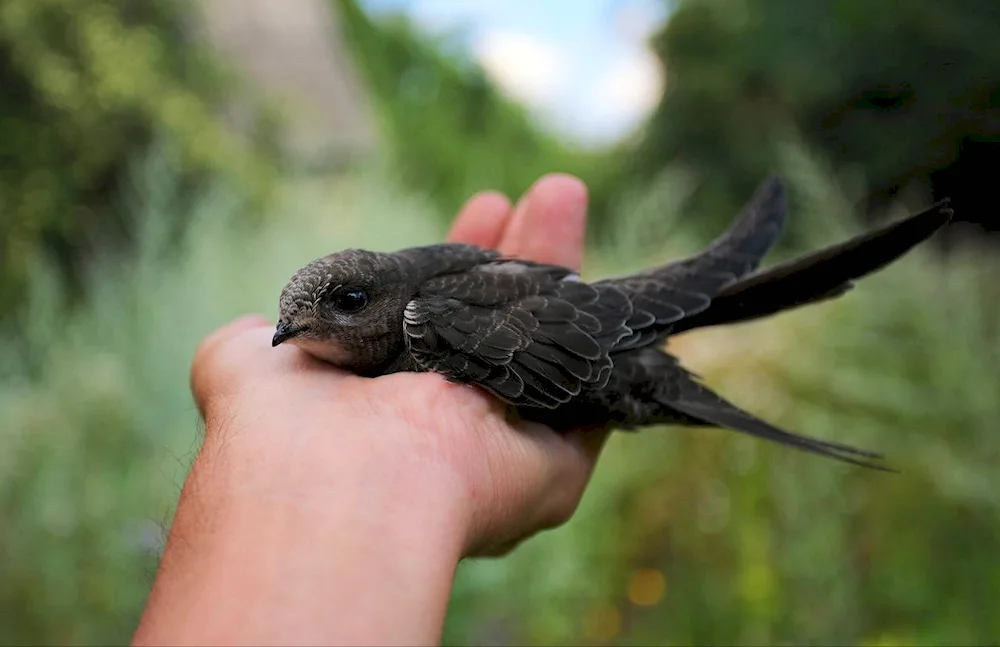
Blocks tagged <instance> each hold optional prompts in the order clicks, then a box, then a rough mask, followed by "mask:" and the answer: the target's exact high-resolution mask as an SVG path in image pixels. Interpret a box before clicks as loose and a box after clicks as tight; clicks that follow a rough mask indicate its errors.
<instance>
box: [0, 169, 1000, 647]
mask: <svg viewBox="0 0 1000 647" xmlns="http://www.w3.org/2000/svg"><path fill="white" fill-rule="evenodd" d="M782 159H783V160H785V161H786V162H785V163H786V164H787V165H788V166H783V167H782V168H781V170H782V171H783V174H784V175H785V176H786V177H788V178H790V181H791V182H792V183H793V186H794V188H795V189H796V192H797V194H798V195H801V196H805V198H803V200H802V202H801V205H800V206H799V207H798V208H796V211H795V213H793V216H792V217H793V218H798V217H799V216H800V215H802V214H803V213H810V212H812V211H815V212H817V213H818V214H819V215H821V216H822V218H823V220H824V222H828V223H839V225H838V227H836V228H833V229H838V228H839V231H834V230H831V231H827V232H823V233H822V234H820V233H817V238H823V239H824V240H823V241H822V242H829V241H830V240H831V239H833V238H836V237H839V236H842V235H846V233H847V232H846V230H851V229H853V227H851V226H850V225H849V224H848V223H849V218H848V217H847V214H848V209H847V207H845V206H843V205H845V204H847V202H846V201H845V200H844V199H843V196H841V195H840V194H839V193H838V192H837V189H836V187H835V186H834V185H832V184H830V183H829V182H828V181H827V180H826V179H825V177H826V173H825V171H823V167H822V166H818V165H815V164H812V165H810V158H809V157H808V156H807V155H804V154H802V152H801V151H794V150H793V151H791V152H787V151H786V153H785V154H784V155H783V156H782ZM793 165H794V166H793ZM140 171H141V174H140V175H139V177H138V178H137V179H136V181H135V182H133V183H130V186H131V187H132V189H131V191H132V195H131V196H130V200H131V201H132V203H133V204H134V205H135V206H136V208H135V209H134V210H133V212H132V213H133V216H134V218H135V222H134V227H135V230H136V231H137V240H138V242H139V246H138V253H137V255H136V257H135V258H134V259H133V260H132V261H131V262H129V263H126V264H120V263H107V264H97V265H95V266H94V267H93V270H92V272H91V273H89V274H88V276H87V278H86V280H85V282H86V284H87V286H88V288H87V293H88V294H89V295H90V296H89V297H88V299H87V300H86V302H85V304H84V307H81V308H78V309H76V310H75V311H66V310H65V309H64V308H63V306H62V305H61V304H62V299H60V298H59V297H58V290H59V289H60V287H59V286H60V283H59V282H58V281H57V280H54V279H53V274H52V273H51V272H45V271H36V272H34V273H33V274H32V284H31V292H30V294H31V298H30V300H29V307H28V308H26V309H25V310H24V311H23V313H22V314H21V315H20V320H19V321H20V329H21V330H23V331H24V334H23V335H22V336H21V337H20V338H4V339H2V340H0V444H2V446H3V447H4V452H3V454H2V456H0V511H2V515H3V516H2V518H3V523H2V524H0V555H3V559H0V643H2V644H24V643H33V644H34V643H43V644H53V643H60V644H107V643H124V642H126V641H127V640H128V638H129V636H130V633H131V631H132V630H133V628H134V626H135V622H136V621H137V618H138V614H139V613H140V611H141V608H142V606H143V603H144V592H145V591H147V590H148V587H149V585H150V584H151V582H152V575H153V572H154V569H155V567H156V555H157V550H158V549H159V546H160V542H161V541H162V536H163V532H164V531H165V529H166V525H167V524H168V523H169V519H170V516H171V513H170V510H171V509H172V506H173V504H174V502H175V500H176V497H177V495H178V493H179V488H180V485H181V483H182V482H183V479H184V476H185V473H186V469H187V467H188V465H189V463H190V460H191V458H192V456H193V453H194V452H195V451H196V450H197V446H198V442H199V426H198V418H197V412H196V410H195V408H194V406H193V404H192V402H191V400H190V395H189V393H188V389H187V370H188V362H189V360H190V357H191V353H192V352H193V350H194V348H195V346H196V344H197V343H198V341H199V340H200V339H201V338H202V337H203V336H204V335H205V334H206V333H208V332H209V331H210V330H212V329H213V328H214V327H216V326H217V325H219V324H221V323H223V322H225V321H226V320H228V319H230V318H231V317H233V316H236V315H239V314H242V313H245V312H262V313H265V314H266V313H268V312H273V310H274V307H275V300H276V295H277V294H278V291H279V290H280V287H281V285H282V284H283V283H284V281H285V280H286V279H287V277H288V276H289V275H290V274H291V273H292V272H294V270H295V269H297V267H299V266H300V265H301V264H302V263H303V262H304V261H306V260H308V259H311V258H314V257H316V256H319V255H321V254H323V253H326V252H328V251H329V250H330V249H339V248H343V247H348V246H360V247H365V248H370V249H387V250H388V249H396V248H399V247H402V246H405V245H413V244H420V243H424V242H431V241H433V240H436V239H437V237H438V236H439V233H440V230H439V227H438V226H437V224H436V221H435V219H436V216H435V214H434V210H433V209H432V208H431V207H429V206H427V205H426V204H425V203H424V202H423V201H421V200H413V199H410V198H407V197H405V195H404V194H403V193H402V192H401V189H400V186H399V185H398V184H396V183H395V182H394V181H393V180H392V179H391V177H389V176H387V175H385V174H384V173H381V172H378V171H375V170H372V169H368V170H359V171H356V172H351V173H350V174H349V175H347V176H345V177H343V178H341V179H340V180H337V181H335V182H332V183H331V182H329V181H328V180H325V179H313V180H309V181H308V182H306V181H302V180H300V181H296V182H295V183H291V184H287V185H284V186H283V188H282V190H281V191H280V192H279V193H278V196H277V199H276V202H275V204H274V209H275V213H276V214H281V218H277V217H274V218H272V217H266V218H264V219H263V220H262V223H263V225H262V227H261V228H259V229H253V230H248V229H243V230H242V231H240V230H236V231H234V230H233V228H232V225H233V224H234V223H236V222H238V221H239V219H240V218H241V217H242V213H241V210H240V208H239V200H238V199H237V198H235V197H234V196H233V194H232V193H231V190H223V189H219V190H218V191H215V192H209V193H205V194H202V199H200V200H199V201H198V203H197V206H196V208H195V209H194V211H193V212H192V213H191V214H190V220H189V223H190V227H189V228H188V229H187V231H186V233H185V235H184V236H183V237H182V239H181V240H180V242H179V243H178V246H177V249H176V252H175V253H173V254H164V253H163V249H164V246H165V245H167V244H168V243H167V241H168V236H167V232H169V228H170V223H171V222H173V220H174V218H175V217H176V214H173V213H171V212H170V210H171V209H172V208H175V205H176V202H175V201H174V200H173V199H172V195H173V193H175V192H176V191H178V190H180V189H179V187H180V186H181V184H180V183H179V182H178V181H177V179H176V177H175V176H174V174H173V173H171V172H170V170H169V165H167V164H164V162H163V161H162V160H157V159H155V158H154V159H152V160H150V162H149V163H148V164H146V165H145V166H143V167H140ZM682 188H683V187H678V189H677V190H682ZM660 190H664V191H669V187H666V186H664V187H660ZM334 207H335V208H336V209H337V211H338V213H339V217H338V218H337V219H330V218H328V217H327V215H326V214H328V213H329V211H330V210H331V209H333V208H334ZM666 215H676V214H666ZM624 239H627V238H624V237H623V240H624ZM817 242H820V241H817ZM694 248H695V243H694V238H693V237H678V238H675V239H674V241H673V243H672V244H671V246H670V248H669V249H662V250H660V251H658V252H657V253H656V254H655V255H654V256H648V255H647V256H642V255H640V254H636V253H634V251H633V250H632V249H629V248H627V247H624V246H618V247H605V248H600V249H595V250H592V252H591V253H590V254H589V255H588V258H589V259H590V260H589V262H590V265H589V266H588V268H587V274H588V275H590V276H597V275H603V274H607V273H612V272H620V271H625V270H630V269H634V268H637V267H639V266H642V265H646V264H649V263H653V262H656V261H659V260H664V259H666V258H671V257H676V256H678V255H681V254H686V253H689V252H690V251H692V250H693V249H694ZM995 271H996V267H995V261H994V260H989V259H974V258H971V257H970V258H968V259H966V260H964V261H957V262H956V263H955V264H954V265H953V266H952V267H948V268H945V267H941V266H940V265H939V264H937V263H936V262H935V261H934V259H933V258H932V257H931V255H930V254H929V253H927V250H918V251H917V252H916V253H914V254H913V255H911V256H909V257H908V258H907V259H905V260H903V261H901V262H900V263H898V264H896V265H894V266H893V267H892V268H891V269H889V270H886V271H885V272H884V273H883V274H880V275H877V276H875V277H872V278H870V279H868V280H866V281H865V282H863V283H862V284H861V285H860V286H859V287H858V288H856V289H855V290H854V291H853V292H852V293H851V294H850V295H849V296H847V297H845V298H844V299H841V300H839V301H836V302H833V303H830V304H826V305H822V306H816V307H812V308H809V309H806V310H803V311H801V312H799V313H796V314H789V315H785V316H783V317H781V318H777V319H774V320H771V321H767V322H760V323H756V324H747V325H743V326H740V327H734V328H728V329H726V328H723V329H718V330H707V331H700V332H696V333H693V334H691V335H689V336H686V337H680V338H678V339H677V340H676V341H674V342H672V344H673V346H672V348H673V350H675V351H676V352H677V353H678V354H680V355H681V356H682V357H683V358H685V362H686V364H688V365H689V366H691V367H692V368H693V369H694V370H696V371H698V372H700V373H702V374H704V375H706V377H707V379H708V380H709V381H710V382H711V383H712V384H714V385H717V386H719V387H720V388H721V389H722V390H723V391H724V392H725V393H727V394H730V395H731V397H733V398H734V399H735V400H736V401H737V402H740V403H741V404H744V405H745V406H748V407H749V408H750V409H751V410H754V411H756V412H759V413H761V414H762V415H765V416H767V417H768V418H771V419H773V420H775V421H776V422H778V423H780V424H782V425H785V426H787V427H789V428H792V429H796V430H799V431H801V432H804V433H809V434H812V435H815V436H819V437H824V438H831V439H837V440H841V441H844V442H849V443H853V444H856V445H859V446H863V447H867V448H871V449H876V450H880V451H884V452H886V453H887V454H888V455H889V457H890V460H891V462H892V463H893V465H894V466H896V467H898V468H900V469H901V470H902V473H901V474H898V475H892V474H882V473H871V472H866V471H862V470H860V469H856V468H852V467H850V466H845V465H842V464H839V463H835V462H833V461H824V460H822V459H820V458H817V457H814V456H809V455H806V454H803V453H800V452H797V451H795V450H791V449H787V448H781V447H776V446H773V445H770V444H767V443H764V442H762V441H756V440H753V439H749V438H743V437H739V436H737V435H735V434H733V433H732V432H728V431H724V430H711V429H696V430H679V429H669V430H656V429H651V430H647V431H644V432H642V433H639V434H618V435H615V436H614V437H613V439H612V441H611V442H610V443H609V445H608V447H607V449H606V450H605V453H604V457H603V458H602V462H601V464H600V467H599V469H598V471H597V474H596V475H595V479H594V482H593V484H592V487H591V489H590V490H589V492H588V494H587V496H586V497H585V499H584V502H583V504H582V506H581V509H580V510H579V512H578V514H577V516H576V517H575V519H574V520H573V521H571V522H570V523H569V524H568V525H567V526H565V527H564V528H562V529H560V530H557V531H553V532H549V533H544V534H543V535H541V536H538V537H536V538H534V539H532V540H530V541H529V542H528V543H527V544H525V545H524V546H522V547H521V548H519V549H518V550H517V551H515V552H514V553H513V554H512V555H510V556H509V557H507V558H504V559H501V560H484V561H475V562H470V563H465V564H464V565H463V566H462V568H461V569H460V573H459V578H458V582H457V584H456V588H455V592H454V596H453V601H452V608H451V613H450V615H449V619H448V626H447V635H446V642H447V643H449V644H484V643H488V644H498V643H500V644H552V645H555V644H705V643H711V644H723V643H725V644H733V643H738V644H773V643H780V642H784V643H792V644H816V643H820V644H833V643H835V644H854V645H862V644H881V645H890V644H893V645H894V644H983V643H987V642H989V641H990V640H991V639H992V638H993V637H995V636H996V635H997V633H998V631H1000V625H998V616H997V615H996V613H995V600H996V598H997V595H998V594H1000V590H998V588H997V587H998V584H1000V560H998V559H997V557H996V541H997V538H998V537H1000V514H998V512H1000V480H998V476H997V472H996V469H995V466H996V465H997V461H998V460H1000V435H998V434H997V426H996V420H998V419H1000V401H998V400H997V398H996V397H995V396H996V393H997V392H998V389H1000V375H998V372H997V369H996V366H997V362H998V361H1000V357H998V352H1000V350H998V349H1000V327H998V326H997V323H998V315H1000V310H998V306H997V304H998V303H1000V300H998V299H997V298H996V297H997V296H998V295H997V294H996V286H995V285H994V284H993V283H995V282H993V283H991V282H990V280H989V276H990V275H991V274H992V273H994V272H995ZM26 353H27V355H28V357H26Z"/></svg>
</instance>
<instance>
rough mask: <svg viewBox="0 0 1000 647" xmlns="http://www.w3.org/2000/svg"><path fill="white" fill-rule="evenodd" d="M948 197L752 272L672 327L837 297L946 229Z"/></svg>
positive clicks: (704, 324) (761, 313) (753, 316)
mask: <svg viewBox="0 0 1000 647" xmlns="http://www.w3.org/2000/svg"><path fill="white" fill-rule="evenodd" d="M952 215H953V212H952V210H951V208H950V207H949V206H948V200H943V201H941V202H939V203H937V204H935V205H934V206H932V207H931V208H929V209H927V210H925V211H922V212H921V213H918V214H916V215H913V216H909V217H907V218H904V219H901V220H897V221H895V222H891V223H888V224H886V225H883V226H882V227H879V228H877V229H874V230H872V231H870V232H867V233H865V234H862V235H860V236H856V237H854V238H852V239H850V240H847V241H845V242H843V243H840V244H838V245H832V246H830V247H827V248H825V249H822V250H820V251H818V252H814V253H812V254H807V255H805V256H801V257H799V258H794V259H792V260H790V261H787V262H785V263H780V264H778V265H775V266H774V267H771V268H768V269H765V270H761V271H758V272H755V273H753V274H750V275H747V276H745V277H743V278H742V279H740V280H738V281H735V282H734V283H732V284H730V285H728V286H726V287H725V288H723V289H722V290H720V291H719V293H718V294H716V295H715V297H714V298H713V299H712V303H711V305H710V306H709V307H708V308H706V309H704V310H702V311H701V312H698V313H694V314H692V316H690V317H686V318H684V319H682V320H681V321H678V322H676V323H675V324H674V325H673V329H672V331H671V332H672V334H678V333H681V332H684V331H686V330H691V329H694V328H704V327H707V326H715V325H720V324H731V323H737V322H740V321H748V320H751V319H757V318H760V317H765V316H768V315H771V314H774V313H777V312H780V311H782V310H788V309H791V308H796V307H798V306H802V305H806V304H810V303H817V302H819V301H825V300H827V299H833V298H836V297H838V296H840V295H842V294H844V293H845V292H847V291H848V290H850V289H851V287H853V285H854V281H855V280H856V279H859V278H861V277H863V276H865V275H867V274H870V273H872V272H874V271H876V270H878V269H881V268H883V267H885V266H886V265H888V264H889V263H891V262H892V261H894V260H896V259H897V258H899V257H900V256H902V255H903V254H905V253H906V252H908V251H909V250H910V249H912V248H913V247H914V246H916V245H917V244H919V243H921V242H923V241H924V240H926V239H927V238H929V237H930V236H931V235H932V234H934V233H935V232H936V231H937V230H939V229H940V228H941V227H943V226H944V225H945V224H946V223H947V222H948V221H949V220H951V217H952Z"/></svg>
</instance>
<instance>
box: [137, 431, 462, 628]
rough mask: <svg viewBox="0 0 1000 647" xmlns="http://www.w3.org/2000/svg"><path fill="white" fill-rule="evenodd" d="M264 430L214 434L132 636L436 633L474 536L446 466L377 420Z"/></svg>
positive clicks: (184, 499) (189, 486) (192, 478)
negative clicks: (384, 432) (399, 443)
mask: <svg viewBox="0 0 1000 647" xmlns="http://www.w3.org/2000/svg"><path fill="white" fill-rule="evenodd" d="M260 425H266V423H258V427H259V426H260ZM259 431H260V430H259V429H258V430H255V431H254V432H252V433H239V434H233V433H224V434H218V433H215V434H209V440H207V441H206V443H205V447H204V448H203V450H202V452H201V454H200V455H199V457H198V459H197V461H196V463H195V467H194V469H193V470H192V472H191V474H190V476H189V478H188V481H187V483H186V484H185V487H184V491H183V493H182V496H181V500H180V502H179V504H178V510H177V515H176V517H175V520H174V524H173V528H172V529H171V534H170V538H169V541H168V544H167V547H166V550H165V553H164V557H163V561H162V564H161V568H160V572H159V573H158V575H157V579H156V583H155V585H154V589H153V593H152V595H151V598H150V601H149V604H148V606H147V609H146V613H145V615H144V617H143V619H142V622H141V624H140V627H139V630H138V631H137V633H136V636H135V639H134V644H137V645H138V644H153V643H158V644H163V643H169V644H181V643H187V644H210V643H215V644H223V643H224V644H265V643H271V644H309V643H312V644H433V643H436V642H438V641H439V639H440V632H441V627H442V625H443V622H444V615H445V612H446V608H447V602H448V597H449V593H450V590H451V583H452V578H453V576H454V569H455V567H456V565H457V563H458V560H459V558H460V556H461V551H462V548H463V545H462V542H463V540H464V537H465V534H464V531H465V528H464V527H463V523H464V520H465V516H464V509H463V506H462V504H461V501H460V500H459V498H458V493H456V491H455V490H456V489H457V487H456V485H455V483H453V482H449V481H448V475H447V473H446V472H442V471H441V470H431V471H427V470H421V469H420V466H419V465H417V464H415V463H411V462H408V460H407V459H406V457H400V459H399V460H397V459H395V458H393V456H392V455H391V448H385V451H383V450H382V449H379V448H377V447H372V446H371V445H369V444H366V440H365V437H364V432H365V431H368V432H372V433H377V430H371V429H368V430H361V432H360V433H359V432H357V431H351V430H347V429H345V430H341V429H336V428H334V429H331V430H330V435H329V436H328V438H327V439H312V440H317V441H318V442H336V443H337V447H336V450H335V451H315V448H311V447H310V442H309V440H310V439H296V438H294V434H295V430H294V429H290V428H281V429H279V428H273V429H271V431H270V432H263V433H259ZM282 435H283V436H282ZM269 439H270V440H269ZM273 439H278V440H277V442H273ZM318 456H323V457H325V459H324V460H325V461H327V462H326V463H324V464H317V463H318V460H319V459H318V458H317V457H318ZM330 461H332V463H331V462H330ZM387 474H390V475H391V476H388V477H387Z"/></svg>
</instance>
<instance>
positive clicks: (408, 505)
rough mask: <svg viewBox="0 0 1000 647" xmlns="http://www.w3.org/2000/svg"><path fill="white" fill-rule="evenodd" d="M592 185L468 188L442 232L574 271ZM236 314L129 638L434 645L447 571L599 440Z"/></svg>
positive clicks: (553, 180) (563, 494)
mask: <svg viewBox="0 0 1000 647" xmlns="http://www.w3.org/2000/svg"><path fill="white" fill-rule="evenodd" d="M586 212H587V192H586V189H585V187H584V185H583V183H582V182H580V181H579V180H578V179H576V178H573V177H571V176H566V175H548V176H545V177H543V178H541V179H540V180H539V181H538V182H536V183H535V185H534V186H532V188H531V189H530V190H529V191H528V192H527V193H526V194H525V196H524V197H523V198H522V199H521V200H520V201H519V203H518V204H517V206H516V207H512V206H511V204H510V203H509V201H508V200H507V199H506V198H505V197H504V196H502V195H500V194H497V193H493V192H486V193H481V194H478V195H476V196H474V197H473V198H472V199H470V200H469V202H467V203H466V205H465V206H464V207H463V208H462V210H461V212H460V213H459V217H458V219H457V220H456V222H455V224H454V226H453V228H452V230H451V233H450V234H449V237H448V239H449V240H450V241H453V242H465V243H473V244H477V245H481V246H484V247H492V248H496V249H499V250H500V251H501V252H503V253H505V254H507V255H511V256H517V257H521V258H529V259H532V260H536V261H542V262H548V263H555V264H559V265H564V266H567V267H571V268H574V269H577V270H579V268H580V265H581V262H582V255H583V239H584V230H585V224H586ZM272 334H273V323H272V322H270V321H268V320H266V319H263V318H260V317H253V316H251V317H243V318H240V319H237V320H236V321H234V322H232V323H230V324H228V325H226V326H224V327H222V328H220V329H219V330H217V331H215V332H214V333H212V334H211V335H209V336H208V337H207V338H206V339H205V340H204V342H202V344H201V345H200V346H199V348H198V350H197V352H196V354H195V358H194V361H193V363H192V368H191V388H192V392H193V394H194V398H195V401H196V402H197V404H198V408H199V410H200V412H201V414H202V416H203V418H204V420H205V439H204V442H203V444H202V447H201V450H200V451H199V454H198V456H197V458H196V459H195V461H194V464H193V466H192V469H191V472H190V474H189V475H188V477H187V480H186V482H185V484H184V488H183V490H182V492H181V496H180V500H179V502H178V505H177V512H176V515H175V517H174V521H173V525H172V527H171V530H170V535H169V538H168V541H167V545H166V547H165V550H164V555H163V559H162V561H161V563H160V567H159V570H158V572H157V575H156V580H155V582H154V585H153V590H152V592H151V594H150V598H149V601H148V602H147V606H146V609H145V612H144V614H143V616H142V619H141V621H140V623H139V627H138V629H137V631H136V633H135V636H134V638H133V644H134V645H153V644H170V645H182V644H198V645H209V644H226V645H234V644H255V645H263V644H281V645H289V644H294V645H306V644H323V645H333V644H343V645H366V644H407V645H416V644H437V643H438V642H439V641H440V638H441V631H442V627H443V625H444V618H445V613H446V611H447V604H448V599H449V595H450V592H451V586H452V581H453V578H454V574H455V569H456V567H457V565H458V563H459V561H460V560H461V559H463V558H465V557H475V556H497V555H502V554H504V553H506V552H508V551H509V550H511V549H512V548H513V547H514V546H516V545H517V544H518V543H520V542H521V541H523V540H524V539H526V538H528V537H530V536H531V535H533V534H535V533H537V532H539V531H542V530H546V529H550V528H553V527H556V526H559V525H561V524H563V523H565V522H566V521H567V520H568V519H569V518H570V517H571V516H572V514H573V512H574V511H575V510H576V508H577V505H578V504H579V501H580V498H581V497H582V495H583V492H584V489H585V487H586V484H587V482H588V480H589V478H590V475H591V472H592V471H593V468H594V464H595V461H596V459H597V456H598V454H599V452H600V449H601V447H602V445H603V443H604V440H605V438H606V434H605V433H604V432H600V431H593V430H591V431H586V430H580V431H577V432H571V433H568V434H562V435H560V434H556V433H555V432H553V431H552V430H550V429H548V428H546V427H542V426H540V425H533V424H527V423H516V424H512V423H510V422H509V421H508V419H507V418H506V417H505V415H504V408H503V407H502V406H501V405H500V403H499V402H497V401H496V400H495V399H494V398H492V396H489V395H488V394H486V393H485V392H483V391H481V390H479V389H477V388H475V387H471V386H465V385H459V384H452V383H449V382H447V381H445V380H444V379H442V378H441V377H440V376H438V375H435V374H416V373H398V374H393V375H388V376H383V377H379V378H375V379H370V378H361V377H357V376H354V375H351V374H348V373H346V372H344V371H341V370H339V369H337V368H335V367H333V366H331V365H328V364H325V363H323V362H321V361H319V360H316V359H314V358H312V357H310V356H309V355H307V354H306V353H304V352H303V351H301V350H300V349H298V348H296V347H295V346H293V345H290V344H286V345H282V346H278V347H277V348H272V347H271V344H270V340H271V336H272Z"/></svg>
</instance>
